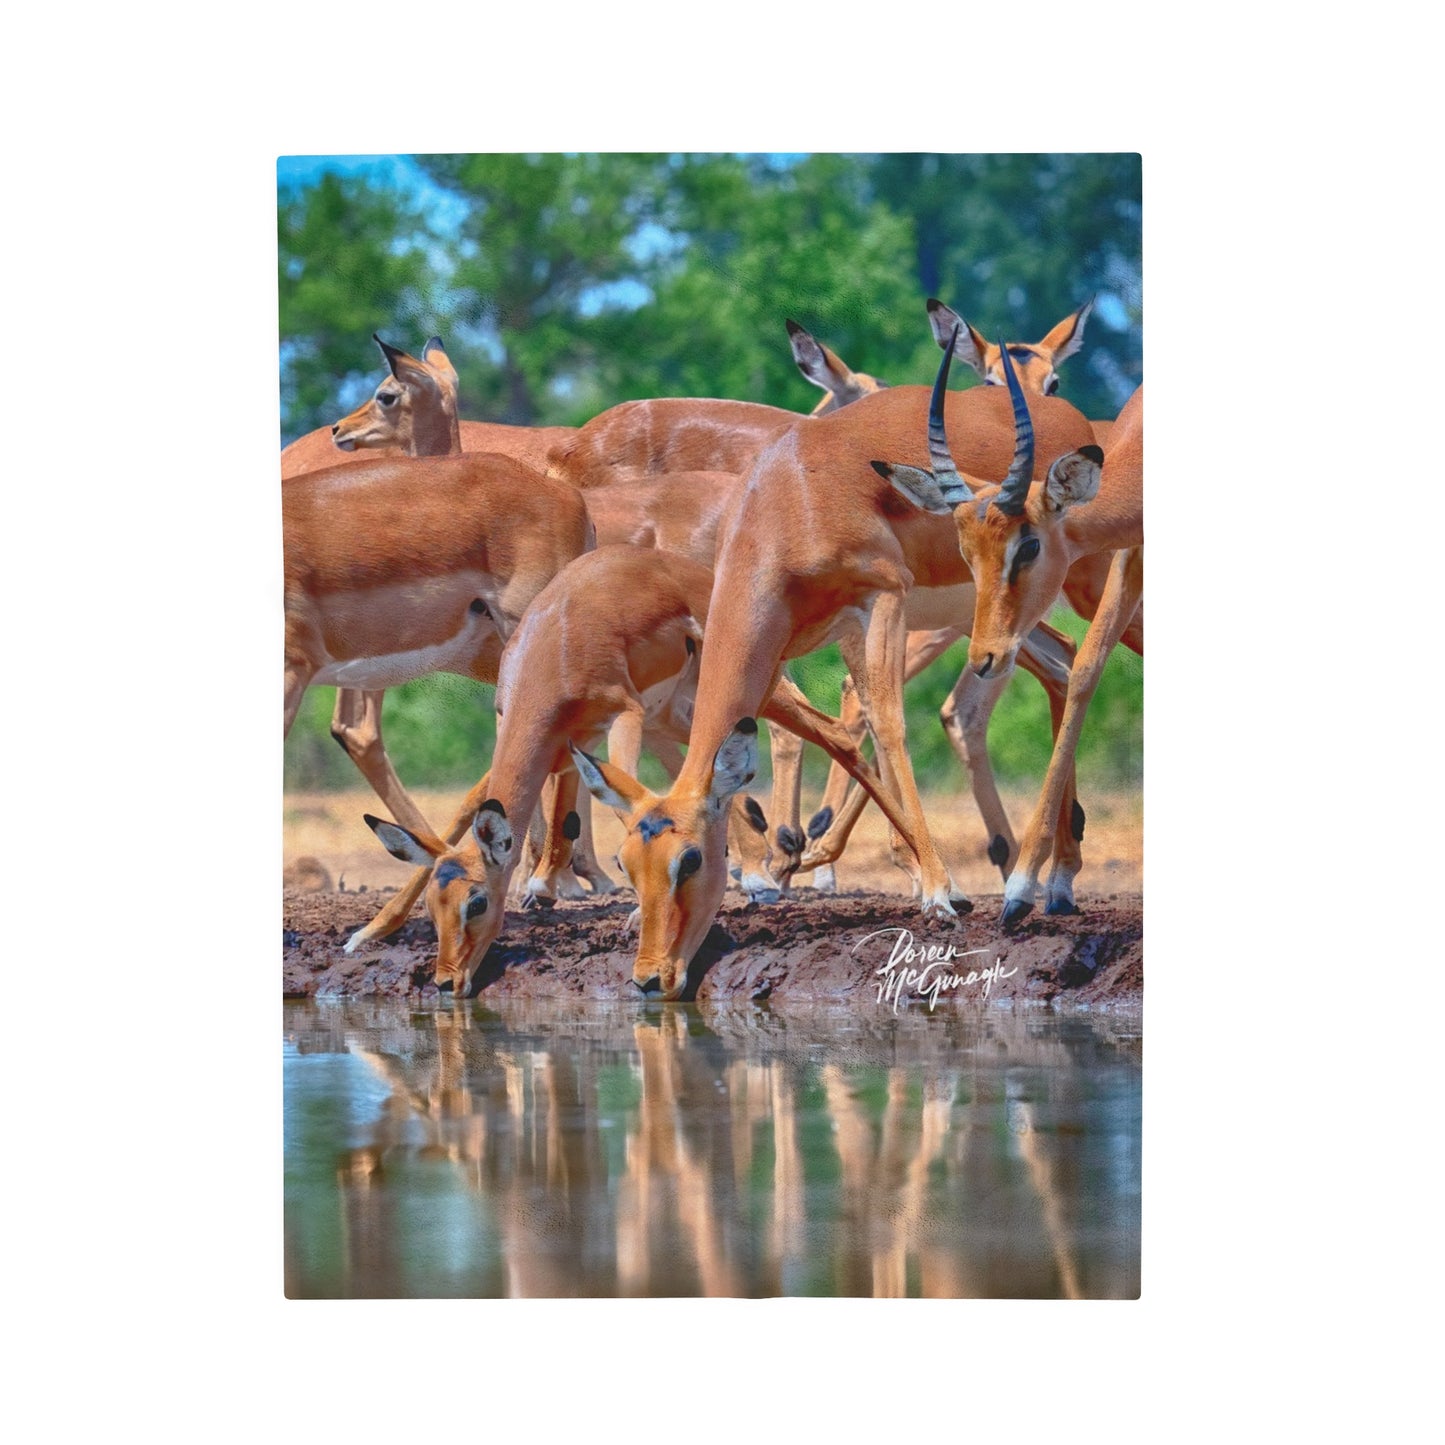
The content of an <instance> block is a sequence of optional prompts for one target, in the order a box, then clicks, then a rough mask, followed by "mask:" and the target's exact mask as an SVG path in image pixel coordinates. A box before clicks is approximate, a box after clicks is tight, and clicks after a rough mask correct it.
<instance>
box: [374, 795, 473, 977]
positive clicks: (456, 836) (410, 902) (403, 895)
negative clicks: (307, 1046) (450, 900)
mask: <svg viewBox="0 0 1445 1445" xmlns="http://www.w3.org/2000/svg"><path fill="white" fill-rule="evenodd" d="M491 780H492V775H491V773H490V772H486V773H483V774H482V780H481V782H479V783H478V784H476V786H475V787H473V789H472V790H471V792H469V793H468V794H467V796H466V797H465V798H464V799H463V800H462V805H461V807H460V808H459V809H458V810H457V815H456V817H454V818H453V819H452V821H451V823H450V824H449V826H448V827H447V830H446V832H445V833H443V834H442V837H443V838H444V839H445V840H446V842H448V843H452V844H455V843H459V842H460V841H461V838H462V835H463V834H464V833H465V832H466V831H467V829H468V828H470V827H471V826H472V819H473V818H475V817H476V816H477V810H478V809H479V808H480V807H481V806H482V804H483V803H485V802H486V801H487V787H488V785H489V784H490V783H491ZM430 877H431V869H430V868H418V869H416V870H415V871H414V872H413V873H412V875H411V877H410V878H408V879H407V880H406V885H405V886H404V887H403V888H401V889H400V890H398V891H397V892H396V893H395V894H394V895H393V896H392V897H391V898H389V899H388V900H387V902H386V905H385V907H383V908H382V910H381V912H380V913H378V914H377V915H376V917H375V918H373V919H372V920H371V922H370V923H368V924H367V925H366V926H365V927H364V928H358V929H357V930H356V932H355V933H353V934H352V935H351V937H350V938H348V939H347V940H346V952H347V953H353V952H355V950H356V949H357V948H359V947H360V946H361V945H362V944H363V943H369V942H370V941H371V940H372V939H373V938H385V937H387V936H388V935H389V934H392V933H395V932H396V930H397V929H398V928H400V927H401V925H402V924H403V923H405V922H406V920H407V918H408V916H409V915H410V913H411V910H412V909H413V908H414V907H415V906H416V901H417V899H418V898H420V897H421V896H422V894H423V893H425V892H426V885H427V879H429V878H430Z"/></svg>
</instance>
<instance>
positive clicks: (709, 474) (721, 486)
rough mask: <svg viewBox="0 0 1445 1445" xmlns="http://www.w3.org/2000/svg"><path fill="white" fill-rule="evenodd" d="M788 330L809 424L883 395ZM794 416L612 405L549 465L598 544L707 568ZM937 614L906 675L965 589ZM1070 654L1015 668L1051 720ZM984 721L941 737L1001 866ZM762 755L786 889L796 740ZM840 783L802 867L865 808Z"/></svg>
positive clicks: (677, 403)
mask: <svg viewBox="0 0 1445 1445" xmlns="http://www.w3.org/2000/svg"><path fill="white" fill-rule="evenodd" d="M788 331H789V337H790V342H791V345H792V348H793V354H794V358H795V360H796V361H797V363H798V366H799V369H800V370H801V371H802V373H803V375H804V376H806V377H807V378H808V379H809V380H810V381H813V382H814V383H815V384H816V385H818V386H820V387H822V388H823V389H824V390H825V391H827V392H828V396H827V397H825V398H824V400H823V402H822V403H820V407H819V411H818V413H817V420H819V421H823V420H825V419H828V420H831V419H833V415H834V414H835V413H837V412H838V410H839V409H840V408H842V407H844V406H845V405H847V403H848V402H849V401H856V400H857V399H858V398H859V397H866V396H868V395H871V394H872V393H876V392H884V391H886V390H887V387H886V384H885V383H882V382H879V381H877V380H876V379H875V378H873V377H868V376H865V375H863V374H862V373H856V372H853V371H851V370H850V369H849V368H848V367H847V366H846V364H845V363H844V362H842V361H841V360H840V359H839V358H838V357H837V355H836V354H835V353H834V352H832V351H831V350H829V348H827V347H825V346H823V345H821V344H820V343H819V342H817V341H816V340H814V338H813V337H811V336H810V335H809V334H808V333H807V332H805V331H804V330H803V329H802V327H800V326H798V325H797V323H796V322H792V321H790V322H789V323H788ZM870 389H871V390H870ZM915 390H916V389H915ZM825 412H827V413H828V416H827V417H826V418H825V416H824V415H823V413H825ZM799 421H800V419H799V418H798V417H797V416H796V414H794V413H792V412H786V411H781V410H779V409H778V408H776V407H768V406H760V405H757V404H756V403H752V402H740V401H725V400H709V399H706V398H691V399H678V398H663V399H659V400H652V401H631V402H623V403H622V404H621V405H619V406H615V407H612V408H611V409H610V410H608V411H605V412H602V413H601V414H600V415H599V416H597V417H594V418H593V419H592V420H591V421H590V422H588V423H587V424H586V425H585V426H583V427H581V428H580V429H579V430H578V432H577V434H576V436H575V438H574V439H573V440H572V442H571V443H570V444H569V445H568V446H567V447H565V448H563V449H561V450H560V451H559V452H558V453H556V454H554V460H553V467H552V471H553V473H554V474H555V475H558V476H562V477H565V478H566V479H568V480H570V481H572V482H573V483H574V484H575V485H577V486H578V487H580V488H582V489H583V492H584V495H585V497H586V498H587V502H588V508H589V511H590V512H591V514H592V517H593V520H594V522H595V523H596V525H597V528H598V536H599V539H600V540H602V541H632V542H637V543H639V544H643V545H656V546H661V547H667V548H669V549H675V550H678V551H681V552H683V553H685V554H686V555H688V556H690V557H692V558H694V560H696V561H699V562H703V563H705V564H706V565H709V566H711V565H712V563H713V560H714V555H715V546H716V537H717V535H718V531H719V528H720V526H721V525H722V523H723V518H725V517H726V516H728V515H729V513H730V509H731V506H732V503H733V501H734V499H735V497H736V494H737V493H738V491H739V490H740V488H741V483H742V476H743V474H745V473H746V472H747V470H748V468H749V467H750V466H751V465H752V464H753V462H754V460H755V459H756V457H757V454H758V453H759V452H760V451H761V450H762V449H763V448H764V447H766V446H767V445H768V444H769V443H771V442H772V441H774V440H776V439H777V438H778V437H780V436H782V435H783V434H784V433H785V432H786V431H787V430H789V429H790V428H793V427H796V426H798V425H799ZM659 479H660V480H659ZM964 580H965V581H966V580H967V579H966V578H965V579H964ZM941 610H942V612H943V613H944V614H945V615H946V616H947V618H948V621H949V623H950V625H951V627H952V628H953V630H952V631H951V632H950V633H949V635H948V636H947V637H946V639H944V640H943V641H942V642H941V645H940V644H939V638H940V637H942V634H941V633H939V632H934V633H933V634H931V637H932V645H933V650H932V651H926V649H927V648H928V646H929V645H930V637H929V636H927V635H926V636H924V637H921V638H910V641H909V646H910V657H911V658H915V659H921V660H918V661H917V662H916V667H915V670H916V669H917V668H921V667H922V666H925V665H926V664H927V663H928V662H930V661H932V660H933V658H934V657H936V656H937V655H938V653H939V652H941V651H943V650H944V648H946V647H947V646H948V645H949V644H950V643H951V642H952V641H953V640H954V638H955V637H956V636H961V635H962V634H963V633H964V632H965V631H966V626H960V625H958V624H957V623H955V619H956V618H967V617H970V616H971V615H972V612H973V595H972V593H971V592H969V593H967V594H962V593H961V594H960V595H959V596H958V597H957V598H955V599H954V600H953V602H952V603H951V604H950V605H947V606H945V607H943V608H942V609H941ZM920 649H923V651H920ZM1072 657H1073V644H1072V643H1071V642H1070V641H1069V640H1068V639H1067V638H1066V637H1064V636H1063V635H1062V634H1061V633H1057V632H1054V631H1053V629H1051V628H1048V627H1047V626H1043V627H1040V628H1039V629H1038V631H1037V632H1036V634H1035V635H1034V636H1033V637H1032V638H1031V639H1030V644H1029V647H1028V648H1027V649H1026V650H1025V653H1024V655H1023V662H1024V666H1025V667H1027V668H1029V670H1031V671H1033V672H1034V673H1035V675H1036V676H1038V677H1039V679H1040V680H1041V681H1042V682H1043V684H1044V687H1045V688H1046V689H1047V690H1048V692H1049V696H1050V708H1051V711H1052V712H1053V714H1054V716H1055V717H1056V718H1057V717H1060V716H1062V710H1063V697H1064V685H1065V683H1066V681H1067V677H1068V668H1069V664H1070V661H1071V660H1072ZM908 675H909V676H911V675H912V672H910V673H909V674H908ZM845 716H846V715H845ZM848 720H849V723H850V728H851V731H852V733H853V736H854V741H855V744H857V743H861V741H862V738H863V727H862V715H861V710H859V709H856V708H855V709H854V710H853V714H852V716H851V717H849V719H848ZM986 724H987V713H986V712H983V713H981V714H980V713H979V711H978V710H977V709H972V710H971V711H970V712H969V713H967V714H964V715H962V717H961V721H960V725H959V728H958V729H957V732H956V733H955V732H953V731H952V730H951V732H950V736H954V737H956V739H957V740H956V741H955V746H956V747H959V748H961V749H963V751H964V753H965V754H966V756H965V766H966V767H967V769H968V773H969V777H970V780H971V782H972V786H973V789H974V794H975V797H976V798H977V800H978V805H979V808H980V811H981V812H982V813H983V817H984V821H985V824H986V826H987V828H988V831H989V835H990V837H991V838H992V839H993V840H994V841H993V843H992V845H991V847H992V854H991V856H994V857H995V861H997V862H1000V863H1002V862H1003V861H1005V859H1006V858H1007V857H1008V856H1011V850H1012V848H1013V831H1012V829H1011V827H1010V826H1009V822H1008V816H1007V814H1006V813H1005V811H1004V808H1003V804H1002V801H1001V800H1000V799H999V796H998V790H997V787H996V786H995V784H994V781H993V776H992V772H991V770H990V768H989V765H988V754H987V749H986V747H985V745H984V733H985V729H986ZM947 725H948V724H947V722H946V723H945V726H947ZM772 756H773V792H772V804H771V807H770V809H769V812H770V814H771V815H772V817H773V818H774V820H775V821H778V822H779V827H778V831H777V833H776V835H775V841H776V843H777V845H778V847H779V849H780V850H781V852H782V853H783V854H784V855H786V860H787V861H786V862H785V863H784V864H783V865H782V867H781V869H780V870H778V876H779V877H780V878H781V879H782V880H783V882H784V883H785V884H786V883H787V882H788V880H790V879H791V877H792V874H793V872H794V871H795V870H796V869H797V867H798V866H799V860H800V859H801V858H803V853H802V849H803V846H804V839H803V835H802V832H801V830H800V829H799V827H798V810H799V801H800V797H799V795H800V789H801V781H802V774H801V763H802V757H801V745H800V744H799V743H798V742H797V740H796V739H795V738H793V737H792V736H790V735H787V734H782V733H779V732H777V731H776V730H773V732H772ZM846 786H847V775H846V773H845V772H844V771H843V770H841V769H840V768H837V767H834V768H833V769H832V770H831V772H830V794H829V795H828V796H827V797H825V800H824V801H825V805H824V808H823V809H822V810H820V812H819V814H818V815H817V816H816V817H815V818H814V820H813V823H812V825H810V833H811V834H812V835H813V836H814V837H815V838H816V837H819V836H821V835H824V833H825V830H826V836H823V837H822V841H821V842H818V843H816V844H815V847H814V849H813V850H811V851H810V853H809V855H808V856H807V862H806V865H805V866H816V865H826V864H828V863H831V861H832V860H833V859H834V858H836V857H837V856H838V854H839V853H840V852H841V851H842V846H843V843H844V842H845V841H846V839H847V836H848V833H849V832H850V831H851V827H852V823H853V821H855V820H856V817H857V815H858V813H860V812H861V810H862V807H863V806H864V805H866V803H867V794H866V793H856V794H855V795H854V798H853V799H852V800H851V801H850V803H849V806H848V811H846V812H844V811H843V808H842V801H843V794H844V790H845V788H846ZM835 794H836V796H834V795H835ZM833 811H837V812H838V813H839V814H840V817H839V821H838V826H837V827H836V828H833V829H828V827H827V822H828V819H829V818H831V817H832V814H833ZM1000 850H1002V853H1003V856H1002V857H1000V856H999V855H1000Z"/></svg>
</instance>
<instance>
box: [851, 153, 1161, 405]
mask: <svg viewBox="0 0 1445 1445" xmlns="http://www.w3.org/2000/svg"><path fill="white" fill-rule="evenodd" d="M867 172H868V176H869V179H870V181H871V184H872V189H873V192H874V194H875V195H876V196H877V197H878V198H879V200H880V201H882V202H883V203H885V204H887V205H889V206H891V207H894V208H896V209H897V210H898V211H899V212H900V213H903V214H907V215H909V216H911V218H912V225H913V236H914V268H913V275H912V277H911V278H910V279H911V280H912V281H913V282H914V284H915V285H916V286H917V287H918V288H919V289H920V290H921V291H922V292H923V293H924V294H925V295H928V296H937V297H938V298H939V299H940V300H941V301H945V302H947V303H948V305H950V306H951V307H953V309H954V310H955V311H956V312H958V314H959V315H960V316H963V317H964V318H965V319H966V320H968V321H969V322H970V323H971V324H972V325H973V326H975V327H977V328H978V329H979V330H980V331H981V332H982V333H983V334H984V335H985V336H986V337H988V338H989V340H991V341H995V340H998V339H999V338H1000V337H1004V338H1006V339H1007V340H1009V341H1037V340H1039V338H1040V337H1041V336H1043V334H1044V333H1045V332H1046V331H1047V330H1048V329H1049V328H1050V327H1051V326H1053V324H1054V323H1055V322H1056V321H1061V320H1063V318H1064V317H1065V316H1067V315H1068V314H1069V313H1070V312H1072V311H1074V310H1076V309H1077V308H1078V307H1079V306H1081V305H1082V304H1083V303H1084V302H1085V301H1087V300H1088V299H1089V298H1090V297H1091V296H1094V295H1099V296H1100V297H1101V300H1102V301H1103V303H1104V304H1102V305H1100V306H1099V307H1098V308H1097V309H1096V311H1095V312H1094V315H1093V316H1092V318H1091V319H1090V321H1089V323H1088V327H1087V329H1086V333H1085V335H1086V341H1085V346H1084V350H1083V352H1082V353H1080V354H1079V355H1078V356H1076V357H1074V358H1072V359H1071V360H1070V361H1069V362H1068V363H1067V365H1066V366H1065V367H1064V369H1063V371H1062V373H1061V382H1062V385H1061V389H1060V395H1062V396H1064V397H1066V398H1067V399H1068V400H1070V401H1072V402H1073V403H1074V405H1075V406H1077V407H1079V408H1080V410H1082V411H1083V412H1084V413H1085V414H1086V415H1088V416H1094V417H1111V416H1114V415H1116V414H1117V412H1118V410H1119V407H1120V406H1121V405H1122V404H1123V402H1124V401H1125V400H1126V399H1127V397H1128V395H1129V393H1130V392H1131V391H1133V389H1134V388H1135V387H1136V386H1137V385H1138V384H1139V382H1140V380H1141V379H1142V377H1143V361H1142V338H1141V335H1140V320H1141V315H1142V309H1141V308H1142V298H1141V293H1140V278H1139V264H1140V263H1139V245H1140V240H1139V237H1140V220H1141V215H1142V209H1141V199H1140V167H1139V157H1138V156H1137V155H1126V154H1115V155H1056V156H1049V155H882V156H874V157H872V158H871V159H870V160H869V161H868V162H867Z"/></svg>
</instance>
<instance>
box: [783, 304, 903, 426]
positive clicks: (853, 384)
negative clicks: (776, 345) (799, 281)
mask: <svg viewBox="0 0 1445 1445" xmlns="http://www.w3.org/2000/svg"><path fill="white" fill-rule="evenodd" d="M784 324H785V325H786V326H787V328H788V343H789V345H791V346H792V348H793V360H794V361H796V362H797V363H798V370H799V371H801V372H802V373H803V375H804V377H806V378H807V380H809V381H811V382H812V383H813V385H814V386H820V387H822V389H823V391H824V393H825V394H824V396H823V399H822V401H820V402H819V403H818V404H817V406H815V407H814V408H813V410H812V412H811V413H810V415H812V416H823V415H825V414H826V413H828V412H830V411H837V410H838V408H839V407H840V406H847V405H848V403H849V402H850V401H857V400H858V399H859V398H860V397H864V396H871V395H872V394H873V393H874V392H875V391H882V390H884V389H885V388H886V387H887V385H888V383H887V382H886V381H879V380H878V378H877V377H876V376H868V375H867V374H866V373H864V372H861V371H854V370H853V369H852V368H851V367H850V366H849V365H848V364H847V362H845V361H844V360H843V359H842V358H841V357H840V356H839V355H838V353H837V352H836V351H833V350H831V349H830V348H829V347H826V346H824V345H823V343H822V342H821V341H816V340H814V339H813V337H812V336H810V335H809V334H808V333H807V332H806V331H804V330H803V328H802V327H801V326H799V325H798V323H797V322H796V321H787V322H785V323H784Z"/></svg>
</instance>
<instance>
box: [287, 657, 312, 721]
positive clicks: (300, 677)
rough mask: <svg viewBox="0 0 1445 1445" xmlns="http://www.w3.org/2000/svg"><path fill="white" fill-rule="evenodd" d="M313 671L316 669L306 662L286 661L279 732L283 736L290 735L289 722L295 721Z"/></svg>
mask: <svg viewBox="0 0 1445 1445" xmlns="http://www.w3.org/2000/svg"><path fill="white" fill-rule="evenodd" d="M315 673H316V669H315V668H314V667H312V666H310V665H309V664H308V663H305V662H301V661H299V660H292V659H290V658H288V659H287V661H286V701H285V704H284V706H283V709H282V711H283V714H284V722H285V726H284V728H283V730H282V733H281V736H282V737H283V738H287V737H290V735H291V724H292V723H294V722H295V721H296V714H297V713H298V712H300V710H301V699H302V698H303V697H305V696H306V688H307V686H308V685H309V684H310V682H311V679H312V677H313V676H315Z"/></svg>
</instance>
